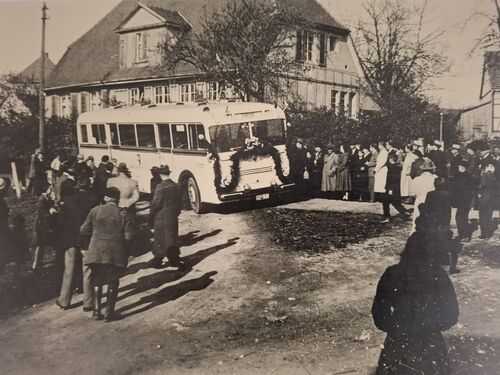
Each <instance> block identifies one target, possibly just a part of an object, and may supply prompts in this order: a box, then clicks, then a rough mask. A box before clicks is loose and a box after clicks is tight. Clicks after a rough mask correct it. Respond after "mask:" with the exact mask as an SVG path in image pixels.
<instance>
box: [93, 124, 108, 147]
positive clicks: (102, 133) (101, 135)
mask: <svg viewBox="0 0 500 375" xmlns="http://www.w3.org/2000/svg"><path fill="white" fill-rule="evenodd" d="M92 138H93V142H92V143H93V144H96V145H105V144H106V129H105V127H104V125H103V124H99V125H96V124H92Z"/></svg>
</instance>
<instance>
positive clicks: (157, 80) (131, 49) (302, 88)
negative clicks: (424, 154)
mask: <svg viewBox="0 0 500 375" xmlns="http://www.w3.org/2000/svg"><path fill="white" fill-rule="evenodd" d="M281 1H285V0H281ZM224 2H225V0H199V1H197V2H196V4H194V3H193V2H192V1H187V0H143V1H141V2H138V1H137V0H123V1H122V2H120V3H119V4H118V5H117V6H116V7H115V8H114V9H112V10H111V11H110V12H109V13H108V14H107V15H106V16H105V17H104V18H103V19H102V20H101V21H100V22H98V23H97V24H96V25H95V26H94V27H92V28H91V29H90V30H89V31H88V32H87V33H85V34H84V35H82V36H81V37H80V38H79V39H78V40H77V41H76V42H74V43H73V44H72V45H71V46H70V47H69V48H68V50H67V52H66V53H65V54H64V56H63V57H62V58H61V60H60V61H59V63H58V64H57V65H56V67H55V69H54V71H53V72H52V74H51V75H50V77H49V79H48V82H47V85H46V96H47V100H46V113H47V116H48V117H50V116H70V115H71V114H72V113H83V112H87V111H94V110H98V109H101V108H106V107H108V106H110V105H115V104H122V105H128V106H132V105H141V104H144V103H149V104H154V105H165V104H168V103H179V102H181V103H191V102H196V101H217V100H220V99H235V98H234V94H233V93H232V92H231V89H230V88H224V87H221V86H220V85H219V83H218V82H210V81H207V80H206V79H205V77H204V76H203V74H202V73H201V72H199V71H197V70H196V69H195V68H194V67H192V66H190V65H187V64H183V65H180V66H178V67H177V68H176V69H175V71H171V70H168V69H167V68H166V67H165V66H162V58H161V52H160V45H161V44H162V43H163V42H164V41H165V40H168V39H169V38H171V37H172V35H173V34H174V32H178V31H186V32H188V31H191V32H196V31H197V30H198V29H199V28H200V21H201V18H202V16H203V14H202V13H203V12H204V11H205V6H206V7H207V9H209V8H218V7H220V6H221V5H222V4H223V3H224ZM286 4H287V6H293V7H296V8H298V9H299V10H300V11H301V12H303V14H304V15H305V16H306V18H307V19H308V20H309V22H311V25H313V26H312V27H311V29H310V30H303V31H299V32H298V33H297V36H298V37H297V46H296V47H297V48H296V49H295V51H294V53H295V54H296V58H297V61H298V63H301V64H307V65H308V69H307V72H306V74H305V75H304V76H303V77H300V78H299V79H297V80H296V81H295V82H294V84H293V85H292V91H293V92H291V97H296V98H299V99H300V100H301V101H302V102H303V103H305V104H306V105H307V106H308V107H310V108H311V107H321V106H325V107H327V108H332V107H334V108H336V109H340V108H342V109H343V110H344V111H346V113H348V114H349V115H351V116H355V115H356V114H357V113H358V112H359V110H360V108H361V102H362V101H361V95H360V82H361V79H362V69H361V66H360V63H359V60H358V57H357V54H356V51H355V48H354V45H353V43H352V40H351V38H350V36H349V30H348V29H347V28H345V27H344V26H342V25H341V24H340V23H338V22H337V21H336V20H335V19H334V18H333V17H332V16H331V15H330V14H329V13H328V12H327V11H326V10H325V9H324V8H323V7H322V6H321V5H320V4H319V3H318V2H317V1H316V0H286Z"/></svg>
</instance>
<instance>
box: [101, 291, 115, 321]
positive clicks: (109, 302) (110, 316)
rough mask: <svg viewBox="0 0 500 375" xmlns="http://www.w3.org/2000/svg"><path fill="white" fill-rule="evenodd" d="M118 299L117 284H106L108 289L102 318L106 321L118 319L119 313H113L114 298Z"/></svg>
mask: <svg viewBox="0 0 500 375" xmlns="http://www.w3.org/2000/svg"><path fill="white" fill-rule="evenodd" d="M117 299H118V285H117V284H108V290H107V293H106V314H105V316H104V319H106V321H107V322H111V321H113V320H117V319H119V315H117V314H116V313H115V305H116V300H117Z"/></svg>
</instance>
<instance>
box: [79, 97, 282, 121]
mask: <svg viewBox="0 0 500 375" xmlns="http://www.w3.org/2000/svg"><path fill="white" fill-rule="evenodd" d="M250 117H254V118H255V119H256V120H257V119H259V118H266V119H271V118H285V115H284V113H283V110H282V109H281V108H279V107H276V106H274V105H272V104H267V103H252V102H234V103H209V104H200V105H198V104H186V105H175V104H171V105H162V106H155V107H147V106H142V107H139V106H135V107H121V108H108V109H103V110H99V111H92V112H86V113H82V114H81V115H80V116H79V117H78V123H148V122H149V123H160V122H168V123H176V122H179V123H188V122H193V123H203V124H226V123H232V122H238V121H240V122H241V121H242V118H246V119H247V121H248V120H251V119H250Z"/></svg>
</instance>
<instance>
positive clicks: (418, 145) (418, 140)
mask: <svg viewBox="0 0 500 375" xmlns="http://www.w3.org/2000/svg"><path fill="white" fill-rule="evenodd" d="M413 145H414V146H417V147H424V144H423V143H422V141H421V140H420V139H416V140H414V141H413Z"/></svg>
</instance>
